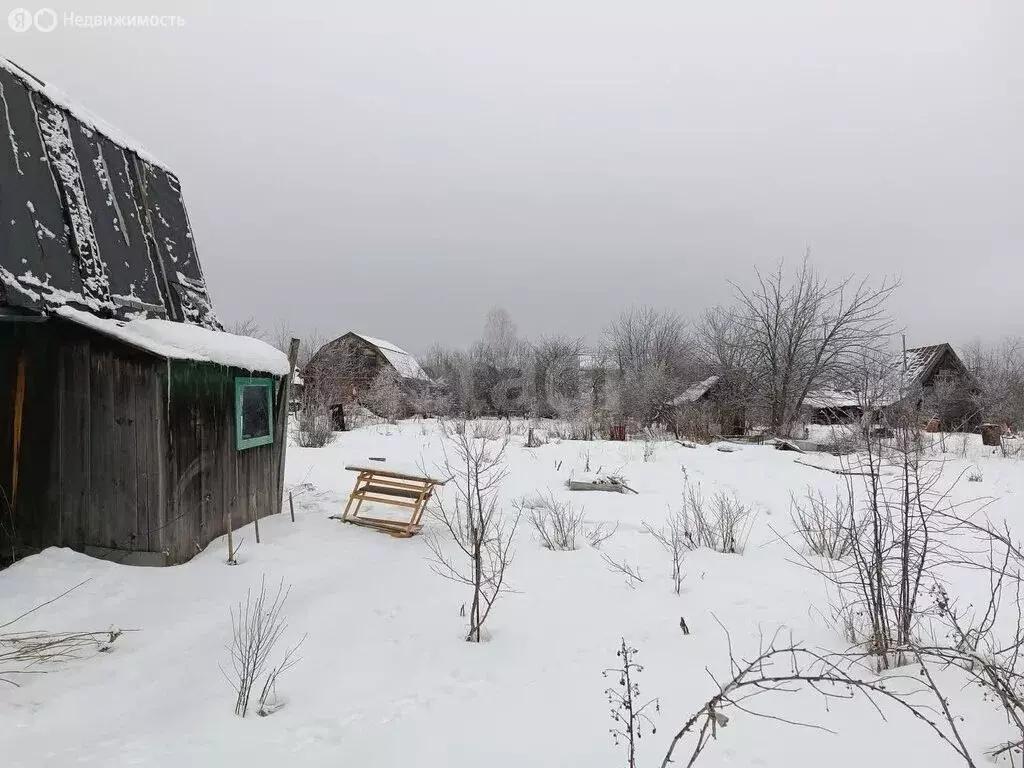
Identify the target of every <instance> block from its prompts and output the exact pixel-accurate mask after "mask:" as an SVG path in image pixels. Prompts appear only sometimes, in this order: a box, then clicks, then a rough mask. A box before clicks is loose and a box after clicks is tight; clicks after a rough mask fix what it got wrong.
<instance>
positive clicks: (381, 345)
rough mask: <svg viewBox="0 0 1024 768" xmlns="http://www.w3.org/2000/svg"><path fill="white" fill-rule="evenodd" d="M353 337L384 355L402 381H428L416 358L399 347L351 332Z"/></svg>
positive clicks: (428, 378) (382, 340)
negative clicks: (370, 345)
mask: <svg viewBox="0 0 1024 768" xmlns="http://www.w3.org/2000/svg"><path fill="white" fill-rule="evenodd" d="M352 335H353V336H358V337H359V338H360V339H362V340H363V341H365V342H366V343H367V344H372V345H373V346H375V347H376V348H377V349H379V350H380V353H381V354H382V355H384V359H385V360H387V361H388V362H389V363H391V365H392V366H393V367H394V369H395V370H396V371H398V375H399V376H401V377H402V378H403V379H414V380H416V381H430V377H429V376H428V375H427V372H426V371H424V370H423V368H421V367H420V364H419V363H417V362H416V358H414V357H413V356H412V355H410V354H409V353H408V352H406V351H405V350H404V349H402V348H401V347H399V346H396V345H394V344H392V343H391V342H390V341H385V340H384V339H376V338H374V337H373V336H367V335H366V334H363V333H356V332H355V331H353V332H352Z"/></svg>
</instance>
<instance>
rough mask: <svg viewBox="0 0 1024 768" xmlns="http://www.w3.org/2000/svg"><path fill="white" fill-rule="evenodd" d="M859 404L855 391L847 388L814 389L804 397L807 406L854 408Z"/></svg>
mask: <svg viewBox="0 0 1024 768" xmlns="http://www.w3.org/2000/svg"><path fill="white" fill-rule="evenodd" d="M860 404H861V402H860V398H859V397H858V396H857V393H856V392H854V391H852V390H848V389H846V390H834V389H814V390H811V391H810V392H808V393H807V397H805V398H804V405H805V406H806V407H808V408H822V409H825V408H854V407H856V406H859V405H860Z"/></svg>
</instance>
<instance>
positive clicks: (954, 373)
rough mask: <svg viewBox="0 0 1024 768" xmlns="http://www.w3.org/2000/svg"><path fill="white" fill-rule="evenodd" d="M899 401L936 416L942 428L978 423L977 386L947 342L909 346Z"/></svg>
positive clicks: (971, 426)
mask: <svg viewBox="0 0 1024 768" xmlns="http://www.w3.org/2000/svg"><path fill="white" fill-rule="evenodd" d="M903 366H904V368H905V370H904V371H903V373H902V376H901V378H902V380H903V386H902V392H901V396H900V398H899V400H898V402H901V403H903V404H905V405H909V406H911V407H913V408H915V409H917V410H919V411H920V412H921V415H922V417H924V418H925V419H935V420H937V421H938V422H939V424H940V425H941V427H942V428H943V429H945V430H956V431H971V430H974V429H976V428H977V427H978V426H980V423H981V418H980V414H979V412H978V409H977V406H976V404H975V399H974V394H975V392H976V391H977V387H976V384H975V381H974V378H973V377H972V376H971V374H970V372H969V371H968V370H967V366H965V365H964V363H963V361H962V360H961V359H960V357H959V355H957V353H956V351H955V350H954V349H953V347H952V346H950V345H949V344H934V345H932V346H928V347H914V348H912V349H908V350H907V353H906V358H905V361H904V363H903Z"/></svg>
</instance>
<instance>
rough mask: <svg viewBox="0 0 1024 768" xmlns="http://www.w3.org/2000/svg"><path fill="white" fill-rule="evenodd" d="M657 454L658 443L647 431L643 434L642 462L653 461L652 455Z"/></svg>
mask: <svg viewBox="0 0 1024 768" xmlns="http://www.w3.org/2000/svg"><path fill="white" fill-rule="evenodd" d="M657 455H658V444H657V442H655V440H654V438H653V437H652V436H651V435H650V434H649V433H648V434H647V435H645V436H644V463H645V464H646V463H647V462H650V461H654V457H655V456H657Z"/></svg>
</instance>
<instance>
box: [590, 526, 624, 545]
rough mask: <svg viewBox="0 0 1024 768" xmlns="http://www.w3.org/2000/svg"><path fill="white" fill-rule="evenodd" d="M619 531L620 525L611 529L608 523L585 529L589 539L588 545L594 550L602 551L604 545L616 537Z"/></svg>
mask: <svg viewBox="0 0 1024 768" xmlns="http://www.w3.org/2000/svg"><path fill="white" fill-rule="evenodd" d="M618 530H619V524H618V523H616V524H615V525H613V526H612V527H610V528H609V527H608V525H607V524H606V523H598V524H597V525H591V526H588V527H587V528H585V529H584V535H585V536H586V537H587V543H588V544H589V545H590V546H592V547H593V548H594V549H600V548H601V547H602V545H603V544H604V543H605V542H606V541H608V539H610V538H611V537H612V536H614V535H615V533H616V532H617V531H618Z"/></svg>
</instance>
